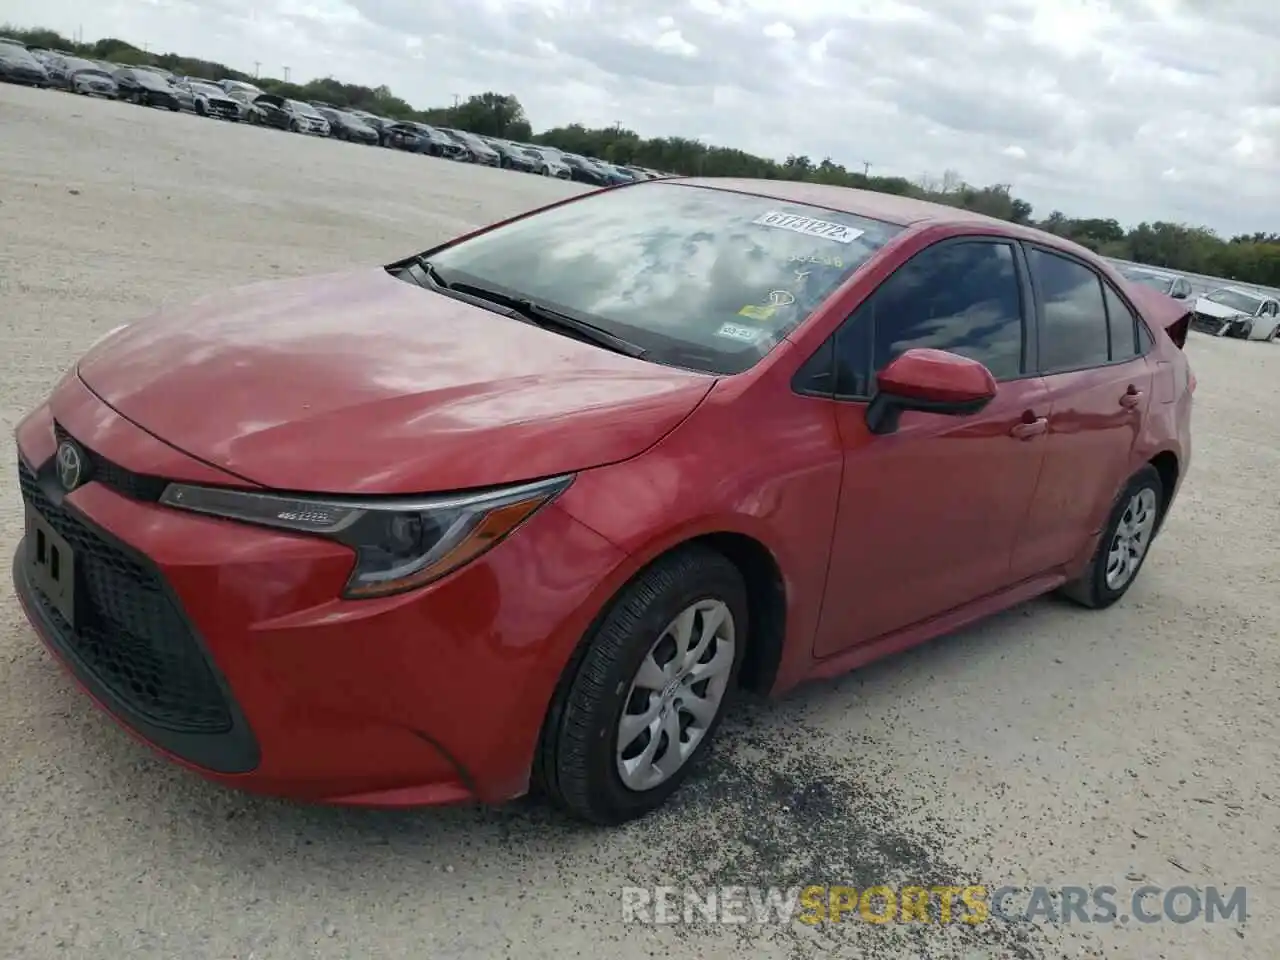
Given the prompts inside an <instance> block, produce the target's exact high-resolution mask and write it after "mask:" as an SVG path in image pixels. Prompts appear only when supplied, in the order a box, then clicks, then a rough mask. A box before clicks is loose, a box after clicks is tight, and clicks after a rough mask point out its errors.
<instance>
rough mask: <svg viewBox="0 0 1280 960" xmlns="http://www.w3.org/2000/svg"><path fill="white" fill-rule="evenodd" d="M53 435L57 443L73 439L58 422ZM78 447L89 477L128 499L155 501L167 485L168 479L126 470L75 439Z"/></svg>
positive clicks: (54, 426)
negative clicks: (85, 457) (85, 456)
mask: <svg viewBox="0 0 1280 960" xmlns="http://www.w3.org/2000/svg"><path fill="white" fill-rule="evenodd" d="M53 432H54V436H55V437H56V438H57V441H58V443H61V442H62V441H63V440H75V438H74V437H73V436H71V434H69V433H68V432H67V431H66V429H65V428H64V427H63V426H62V425H61V424H59V423H55V424H54V425H53ZM76 443H78V444H79V445H80V448H81V449H82V450H84V452H85V453H86V454H88V457H89V478H90V479H91V480H94V481H97V482H98V483H101V484H102V485H104V486H107V487H110V488H111V489H112V490H115V491H116V492H117V493H121V494H124V495H125V496H126V497H128V498H129V499H130V500H142V501H145V502H147V503H155V502H156V501H157V500H159V499H160V495H161V494H162V493H164V488H165V487H167V486H168V485H169V481H167V480H165V479H164V478H162V477H152V476H148V475H146V474H142V473H134V472H133V471H132V470H126V469H125V468H124V467H122V466H120V465H119V464H117V463H112V462H111V461H110V460H108V459H107V458H106V457H103V456H100V455H99V454H97V453H95V452H94V451H92V450H90V449H88V448H87V447H85V445H84V444H82V443H80V441H79V440H76Z"/></svg>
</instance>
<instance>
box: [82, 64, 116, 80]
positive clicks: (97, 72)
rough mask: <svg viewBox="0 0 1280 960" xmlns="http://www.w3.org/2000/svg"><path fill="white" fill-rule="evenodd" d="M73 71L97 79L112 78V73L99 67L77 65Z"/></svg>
mask: <svg viewBox="0 0 1280 960" xmlns="http://www.w3.org/2000/svg"><path fill="white" fill-rule="evenodd" d="M72 73H73V74H74V75H75V76H77V77H93V78H94V79H95V80H112V79H114V78H113V77H112V76H111V74H109V73H107V71H105V70H103V69H101V68H99V67H76V68H74V69H73V70H72Z"/></svg>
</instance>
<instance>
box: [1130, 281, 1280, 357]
mask: <svg viewBox="0 0 1280 960" xmlns="http://www.w3.org/2000/svg"><path fill="white" fill-rule="evenodd" d="M1116 267H1117V269H1119V271H1120V272H1121V273H1122V274H1124V276H1125V277H1126V278H1127V279H1129V280H1132V281H1133V282H1135V283H1140V284H1143V285H1144V286H1148V287H1154V288H1155V289H1157V290H1159V291H1160V292H1161V293H1163V294H1165V295H1166V296H1170V297H1173V299H1175V300H1193V301H1194V306H1193V307H1192V314H1191V327H1192V329H1193V330H1199V331H1200V332H1202V333H1209V334H1212V335H1213V336H1215V337H1236V338H1238V339H1241V340H1266V341H1272V340H1275V339H1276V338H1277V337H1280V297H1277V296H1273V295H1272V294H1270V293H1268V292H1267V291H1265V290H1255V289H1252V288H1250V287H1241V286H1221V287H1216V288H1213V289H1206V290H1203V291H1202V292H1201V293H1200V294H1199V295H1197V294H1196V290H1195V287H1194V285H1193V284H1192V283H1191V281H1190V280H1189V279H1187V278H1186V277H1184V276H1182V275H1181V274H1178V273H1173V272H1171V271H1168V270H1158V269H1155V268H1153V267H1139V266H1136V265H1134V264H1128V263H1118V264H1116Z"/></svg>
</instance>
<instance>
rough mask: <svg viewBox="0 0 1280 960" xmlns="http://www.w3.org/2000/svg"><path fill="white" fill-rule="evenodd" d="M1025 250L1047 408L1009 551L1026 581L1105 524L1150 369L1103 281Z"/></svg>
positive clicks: (1063, 259) (1080, 267)
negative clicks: (1018, 534)
mask: <svg viewBox="0 0 1280 960" xmlns="http://www.w3.org/2000/svg"><path fill="white" fill-rule="evenodd" d="M1025 247H1026V251H1027V265H1028V268H1029V271H1030V275H1031V282H1032V286H1033V288H1034V290H1035V295H1036V314H1037V318H1038V337H1037V343H1038V355H1039V370H1040V373H1041V375H1042V376H1043V377H1044V382H1045V385H1046V387H1047V390H1048V398H1049V402H1050V412H1049V432H1048V436H1047V443H1046V448H1045V462H1044V469H1043V470H1042V471H1041V475H1040V483H1039V484H1038V486H1037V488H1036V493H1035V498H1034V499H1033V501H1032V505H1031V510H1030V512H1029V514H1028V517H1027V523H1026V526H1025V528H1024V530H1023V534H1022V538H1021V540H1020V541H1019V543H1018V546H1017V548H1016V550H1015V552H1014V567H1015V569H1016V570H1018V571H1019V572H1020V573H1021V574H1022V575H1024V576H1031V575H1034V574H1036V573H1041V572H1044V571H1047V570H1050V569H1053V568H1055V567H1058V566H1061V565H1062V564H1065V563H1067V562H1068V561H1070V560H1071V559H1072V558H1073V557H1075V556H1077V555H1078V554H1079V552H1080V551H1081V550H1082V549H1083V547H1084V546H1085V544H1086V543H1087V542H1088V541H1089V540H1090V539H1091V538H1092V537H1093V536H1095V535H1096V534H1097V532H1098V531H1099V530H1100V529H1101V527H1102V525H1103V524H1104V523H1105V522H1106V519H1107V516H1108V515H1109V513H1110V510H1111V505H1112V503H1113V502H1114V500H1115V498H1116V496H1117V495H1118V494H1119V492H1120V489H1121V487H1122V486H1123V485H1124V484H1125V483H1126V482H1127V480H1128V478H1129V475H1130V472H1131V470H1132V463H1131V460H1132V452H1133V446H1134V442H1135V441H1136V440H1137V437H1138V434H1139V432H1140V430H1141V426H1142V422H1143V419H1144V417H1145V415H1146V410H1147V405H1148V403H1149V402H1150V400H1151V393H1152V389H1153V374H1154V370H1153V369H1152V367H1151V366H1150V364H1149V363H1148V362H1147V360H1146V358H1145V357H1143V356H1142V350H1141V343H1140V340H1139V330H1138V326H1139V321H1138V319H1137V315H1136V314H1135V312H1134V311H1133V310H1132V309H1131V307H1130V305H1129V304H1128V302H1127V301H1126V299H1125V298H1124V297H1123V295H1122V294H1121V293H1120V292H1119V291H1118V290H1117V289H1116V288H1115V287H1113V286H1112V285H1111V283H1110V282H1109V281H1107V280H1106V279H1105V278H1104V277H1103V276H1102V275H1101V274H1100V273H1099V272H1098V271H1096V270H1095V269H1094V268H1093V266H1092V265H1091V264H1089V263H1087V262H1086V261H1085V260H1083V259H1077V258H1075V257H1072V256H1071V255H1069V254H1066V253H1063V252H1061V251H1058V250H1051V249H1049V248H1047V247H1039V246H1036V245H1033V244H1026V245H1025Z"/></svg>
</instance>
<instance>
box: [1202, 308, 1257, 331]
mask: <svg viewBox="0 0 1280 960" xmlns="http://www.w3.org/2000/svg"><path fill="white" fill-rule="evenodd" d="M1252 325H1253V319H1252V318H1251V317H1211V316H1209V315H1208V314H1207V313H1199V312H1195V313H1192V314H1191V329H1192V330H1198V331H1199V332H1200V333H1207V334H1210V335H1211V336H1215V337H1247V336H1248V335H1249V328H1250V327H1251V326H1252Z"/></svg>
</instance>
